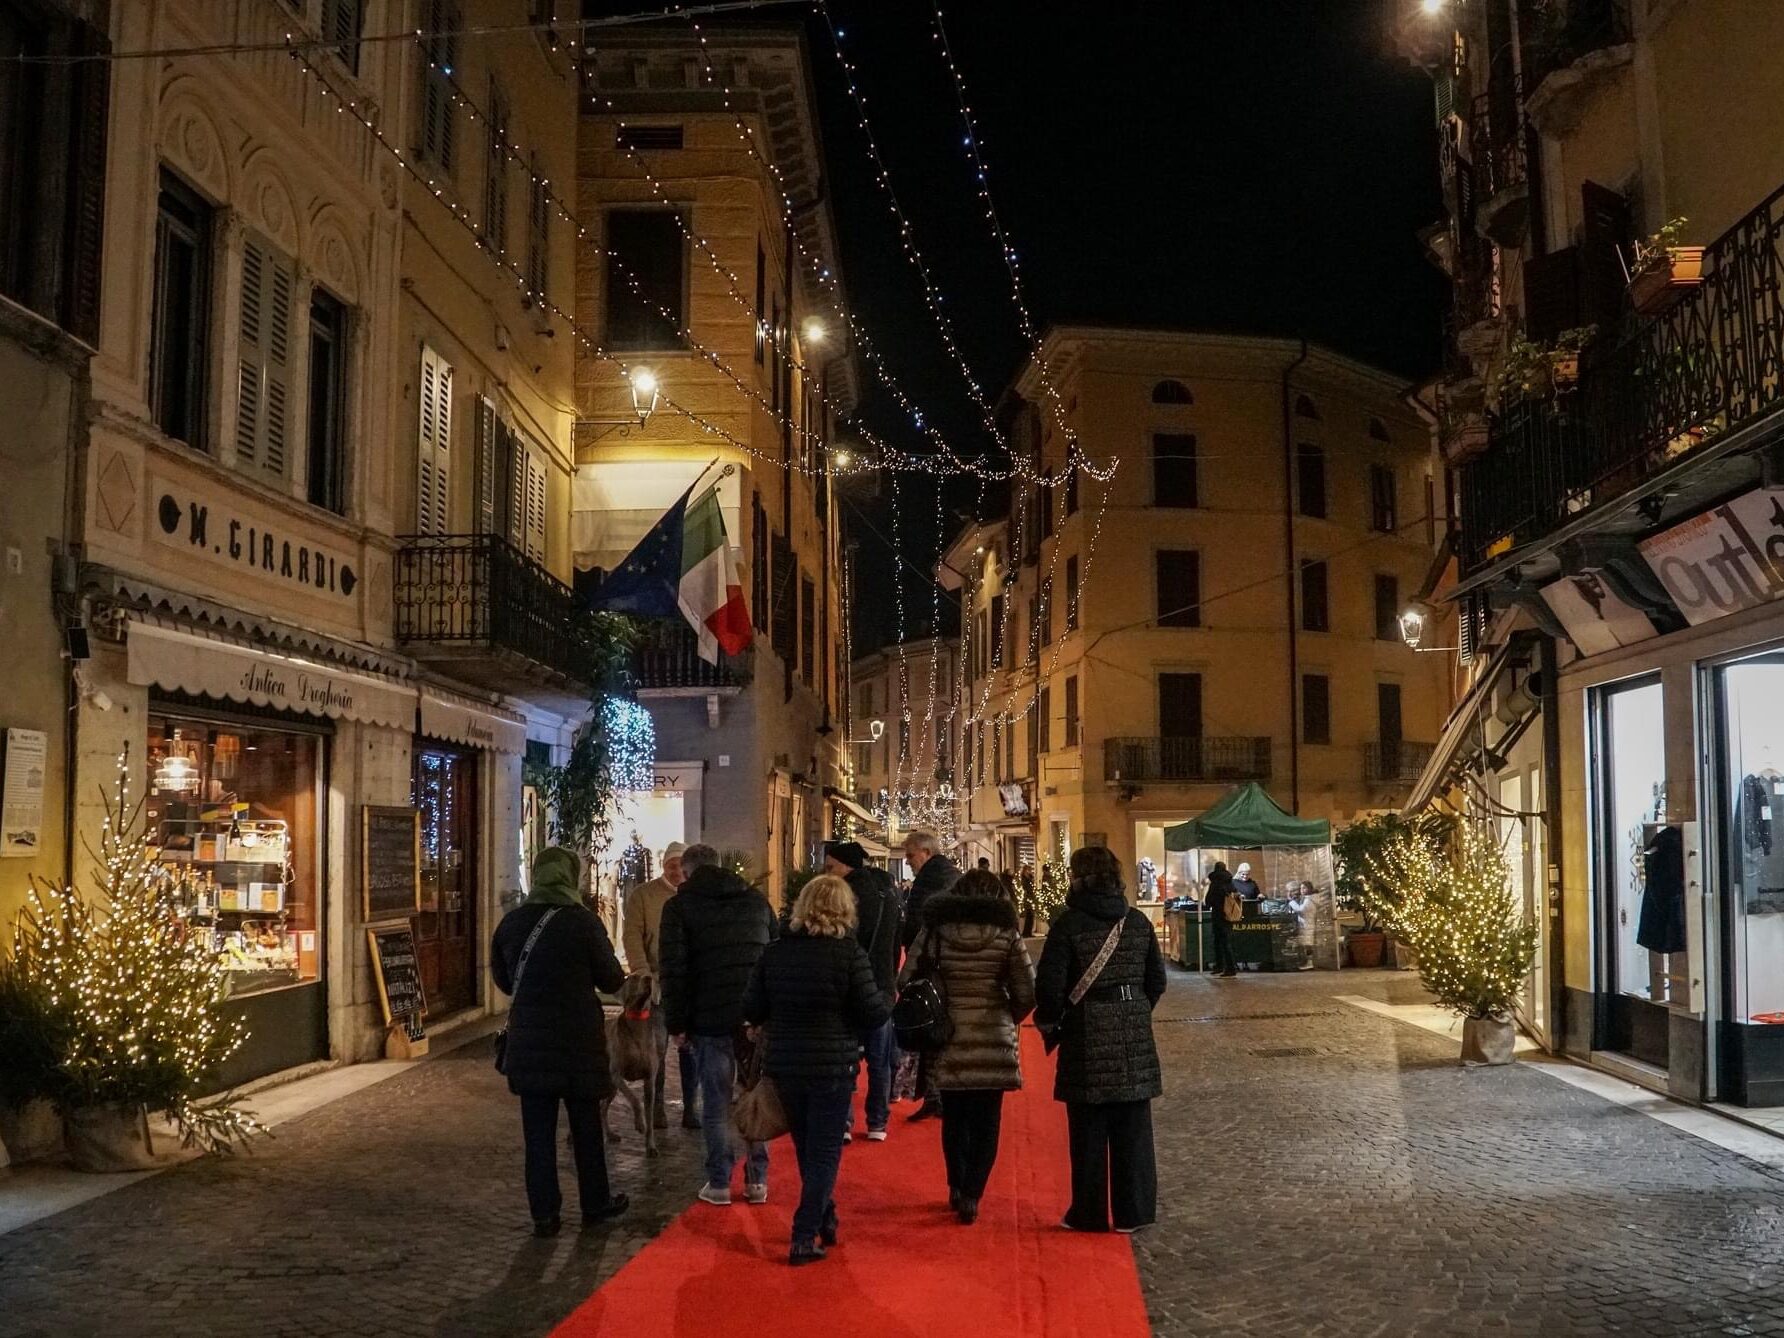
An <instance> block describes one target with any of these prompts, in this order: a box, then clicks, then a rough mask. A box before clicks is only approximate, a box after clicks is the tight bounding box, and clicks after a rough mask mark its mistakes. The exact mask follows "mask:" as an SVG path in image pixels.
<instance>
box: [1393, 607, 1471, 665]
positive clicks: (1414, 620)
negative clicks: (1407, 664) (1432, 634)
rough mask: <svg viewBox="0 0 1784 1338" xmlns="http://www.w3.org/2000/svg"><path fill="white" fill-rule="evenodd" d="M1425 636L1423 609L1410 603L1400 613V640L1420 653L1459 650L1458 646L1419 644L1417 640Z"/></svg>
mask: <svg viewBox="0 0 1784 1338" xmlns="http://www.w3.org/2000/svg"><path fill="white" fill-rule="evenodd" d="M1424 637H1425V614H1424V610H1422V609H1421V608H1419V607H1418V606H1417V605H1412V606H1410V607H1408V608H1407V609H1406V611H1405V612H1403V613H1402V614H1401V615H1400V640H1402V641H1404V642H1405V643H1406V644H1407V645H1408V646H1411V647H1412V649H1414V650H1416V651H1418V652H1419V653H1420V654H1429V653H1431V652H1433V651H1440V650H1460V649H1461V647H1460V646H1421V645H1419V642H1420V641H1422V640H1424Z"/></svg>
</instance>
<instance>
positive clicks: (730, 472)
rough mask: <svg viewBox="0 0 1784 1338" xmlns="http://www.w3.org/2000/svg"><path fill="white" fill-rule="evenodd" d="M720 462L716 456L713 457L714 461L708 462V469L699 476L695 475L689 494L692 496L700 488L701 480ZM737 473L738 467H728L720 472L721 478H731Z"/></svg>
mask: <svg viewBox="0 0 1784 1338" xmlns="http://www.w3.org/2000/svg"><path fill="white" fill-rule="evenodd" d="M718 462H719V457H718V456H716V455H715V456H713V457H712V459H710V460H708V461H707V462H706V468H705V469H702V470H701V471H700V472H699V473H698V474H696V475H694V481H693V482H692V483H690V484H689V485H688V493H689V494H690V495H692V493H693V491H694V489H695V488H697V487H699V486H700V480H701V479H703V478H705V477H706V474H707V471H708V470H710V469H711V468H712V467H713V466H714V465H716V464H717V463H718ZM736 472H737V466H736V465H726V466H725V467H724V468H723V469H721V470H720V471H719V477H720V478H729V477H730V476H731V475H733V474H735V473H736Z"/></svg>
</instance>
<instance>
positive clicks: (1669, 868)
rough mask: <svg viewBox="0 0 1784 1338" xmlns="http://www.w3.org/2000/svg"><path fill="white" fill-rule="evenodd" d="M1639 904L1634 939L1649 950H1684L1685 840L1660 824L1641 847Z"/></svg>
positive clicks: (1681, 835) (1676, 831)
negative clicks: (1640, 893) (1657, 829)
mask: <svg viewBox="0 0 1784 1338" xmlns="http://www.w3.org/2000/svg"><path fill="white" fill-rule="evenodd" d="M1642 870H1643V875H1644V876H1643V880H1642V906H1641V917H1640V919H1639V920H1637V922H1636V926H1635V941H1636V943H1637V944H1639V945H1640V946H1641V947H1644V948H1646V949H1648V951H1650V952H1684V951H1685V840H1684V836H1683V834H1682V833H1681V832H1680V831H1679V829H1678V828H1677V827H1662V828H1661V829H1660V830H1659V831H1657V832H1655V833H1654V835H1653V837H1652V838H1651V839H1650V840H1649V841H1648V844H1647V845H1646V846H1644V847H1643V848H1642Z"/></svg>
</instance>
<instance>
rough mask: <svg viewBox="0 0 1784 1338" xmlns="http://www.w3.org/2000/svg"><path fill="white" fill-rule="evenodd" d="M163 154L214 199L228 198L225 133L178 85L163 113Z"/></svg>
mask: <svg viewBox="0 0 1784 1338" xmlns="http://www.w3.org/2000/svg"><path fill="white" fill-rule="evenodd" d="M160 139H161V145H160V147H161V154H162V156H163V157H164V158H166V159H167V161H168V162H169V163H171V164H172V165H173V166H174V167H176V168H178V169H179V171H180V172H181V173H183V174H184V175H185V176H186V177H187V178H189V179H190V180H191V181H192V182H193V183H194V184H196V185H198V186H199V187H201V188H202V189H204V190H205V191H206V192H208V193H209V194H210V195H211V196H212V197H213V198H215V199H219V200H225V199H228V198H229V163H228V159H227V156H226V155H225V153H224V150H223V136H222V132H221V131H219V130H218V128H217V123H216V121H215V120H214V119H213V118H212V117H211V115H210V113H209V112H208V111H207V110H206V109H205V108H204V107H202V106H201V105H199V103H198V101H197V99H196V98H193V97H191V96H189V95H187V94H186V93H185V92H184V91H183V90H182V89H180V88H179V87H178V86H177V85H176V86H175V88H173V89H171V90H170V91H169V92H168V94H167V96H166V97H165V99H164V101H163V103H162V109H161V137H160Z"/></svg>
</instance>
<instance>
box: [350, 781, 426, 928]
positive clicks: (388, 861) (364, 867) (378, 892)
mask: <svg viewBox="0 0 1784 1338" xmlns="http://www.w3.org/2000/svg"><path fill="white" fill-rule="evenodd" d="M364 812H365V827H364V831H363V833H362V835H361V842H360V858H359V874H360V879H361V882H362V884H363V886H364V893H365V895H364V900H365V918H366V919H367V920H391V919H395V918H396V917H398V916H403V915H413V914H415V912H416V911H419V910H420V909H421V812H420V810H419V809H413V808H383V807H380V806H378V805H377V804H367V805H366V806H365V810H364Z"/></svg>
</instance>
